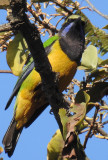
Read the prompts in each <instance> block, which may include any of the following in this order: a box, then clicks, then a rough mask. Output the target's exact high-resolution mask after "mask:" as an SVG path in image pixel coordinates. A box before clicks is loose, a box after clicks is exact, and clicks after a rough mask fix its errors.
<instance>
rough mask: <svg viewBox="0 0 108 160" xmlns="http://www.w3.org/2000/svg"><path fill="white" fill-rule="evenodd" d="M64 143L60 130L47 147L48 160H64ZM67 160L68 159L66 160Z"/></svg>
mask: <svg viewBox="0 0 108 160" xmlns="http://www.w3.org/2000/svg"><path fill="white" fill-rule="evenodd" d="M63 146H64V141H63V138H62V135H61V132H60V130H57V131H56V133H55V134H54V135H53V137H52V139H51V141H50V142H49V143H48V146H47V160H62V156H61V152H62V149H63ZM64 160H66V159H64Z"/></svg>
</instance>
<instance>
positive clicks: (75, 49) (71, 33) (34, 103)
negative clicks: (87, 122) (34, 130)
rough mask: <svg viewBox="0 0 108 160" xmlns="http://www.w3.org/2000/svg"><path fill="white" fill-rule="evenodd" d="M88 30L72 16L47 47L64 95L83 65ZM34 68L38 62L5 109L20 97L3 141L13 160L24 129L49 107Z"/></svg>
mask: <svg viewBox="0 0 108 160" xmlns="http://www.w3.org/2000/svg"><path fill="white" fill-rule="evenodd" d="M84 26H85V23H84V21H83V20H82V19H81V17H80V16H70V17H68V19H67V20H66V21H65V22H64V23H63V25H62V27H61V29H60V30H59V32H58V34H57V35H55V36H54V37H51V38H49V40H47V42H46V43H44V47H45V54H46V55H47V56H48V59H49V62H50V64H51V66H52V71H54V72H57V73H59V80H58V89H59V91H60V92H62V91H64V90H65V89H66V87H67V86H68V85H69V83H70V82H71V80H72V78H73V77H74V75H75V73H76V71H77V67H78V65H79V63H80V60H81V57H82V54H83V51H84V48H85V32H84ZM34 66H35V65H34V61H33V60H31V62H30V63H29V64H28V65H27V66H26V67H25V69H24V71H23V73H22V74H21V76H20V77H19V79H18V81H17V83H16V85H15V87H14V89H13V93H12V95H11V96H10V99H9V100H8V102H7V105H6V108H5V109H7V108H8V107H9V106H10V104H11V102H12V100H13V98H14V96H16V101H15V106H14V114H13V118H12V121H11V123H10V126H9V127H8V129H7V132H6V133H5V135H4V138H3V140H2V143H3V145H4V150H5V152H6V153H7V154H8V156H9V157H11V156H12V155H13V152H14V150H15V148H16V144H17V142H18V139H19V137H20V134H21V133H22V130H23V128H27V127H29V126H30V125H31V124H32V123H33V122H34V120H35V119H36V118H37V117H38V116H39V115H40V114H41V113H42V112H43V111H44V110H45V108H46V107H47V106H48V105H49V103H48V100H47V98H46V97H45V94H44V92H43V90H42V82H41V77H40V75H39V73H38V72H37V71H36V70H35V68H34Z"/></svg>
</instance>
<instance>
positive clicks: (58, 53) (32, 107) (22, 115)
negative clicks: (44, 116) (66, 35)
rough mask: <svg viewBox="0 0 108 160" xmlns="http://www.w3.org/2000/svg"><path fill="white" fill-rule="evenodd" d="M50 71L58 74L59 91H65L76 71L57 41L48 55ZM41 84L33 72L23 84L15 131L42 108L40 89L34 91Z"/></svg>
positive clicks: (19, 96)
mask: <svg viewBox="0 0 108 160" xmlns="http://www.w3.org/2000/svg"><path fill="white" fill-rule="evenodd" d="M48 59H49V61H50V63H51V66H52V70H53V71H54V72H59V74H60V76H59V90H60V92H62V91H63V90H64V89H66V87H67V85H68V84H69V83H70V81H71V79H72V78H73V76H74V75H75V72H76V70H77V63H76V62H75V61H71V60H70V59H69V58H68V57H67V55H66V54H65V53H64V52H63V51H62V50H61V49H60V45H59V41H56V42H55V44H54V45H53V46H52V50H51V53H50V54H49V55H48ZM40 82H41V77H40V75H39V74H38V73H37V72H36V71H35V70H33V71H32V72H31V73H30V75H29V76H28V77H27V78H26V80H25V81H24V82H23V86H22V87H21V89H20V91H19V93H18V96H17V100H16V106H17V108H16V116H15V120H16V121H17V129H19V128H21V127H22V126H24V124H25V123H27V122H28V121H29V119H30V118H31V117H32V115H33V114H34V112H36V109H38V108H40V107H41V106H43V105H44V104H45V103H47V102H46V100H45V97H44V94H43V92H42V90H41V89H38V90H37V91H35V88H36V86H38V84H39V83H40Z"/></svg>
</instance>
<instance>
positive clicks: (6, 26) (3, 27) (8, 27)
mask: <svg viewBox="0 0 108 160" xmlns="http://www.w3.org/2000/svg"><path fill="white" fill-rule="evenodd" d="M11 30H12V26H11V25H10V23H6V24H3V25H0V32H7V31H11Z"/></svg>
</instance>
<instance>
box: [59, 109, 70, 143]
mask: <svg viewBox="0 0 108 160" xmlns="http://www.w3.org/2000/svg"><path fill="white" fill-rule="evenodd" d="M59 115H60V119H61V123H62V126H63V139H64V140H66V135H67V133H68V129H67V123H68V121H69V117H68V116H67V111H66V109H64V108H61V109H59Z"/></svg>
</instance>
